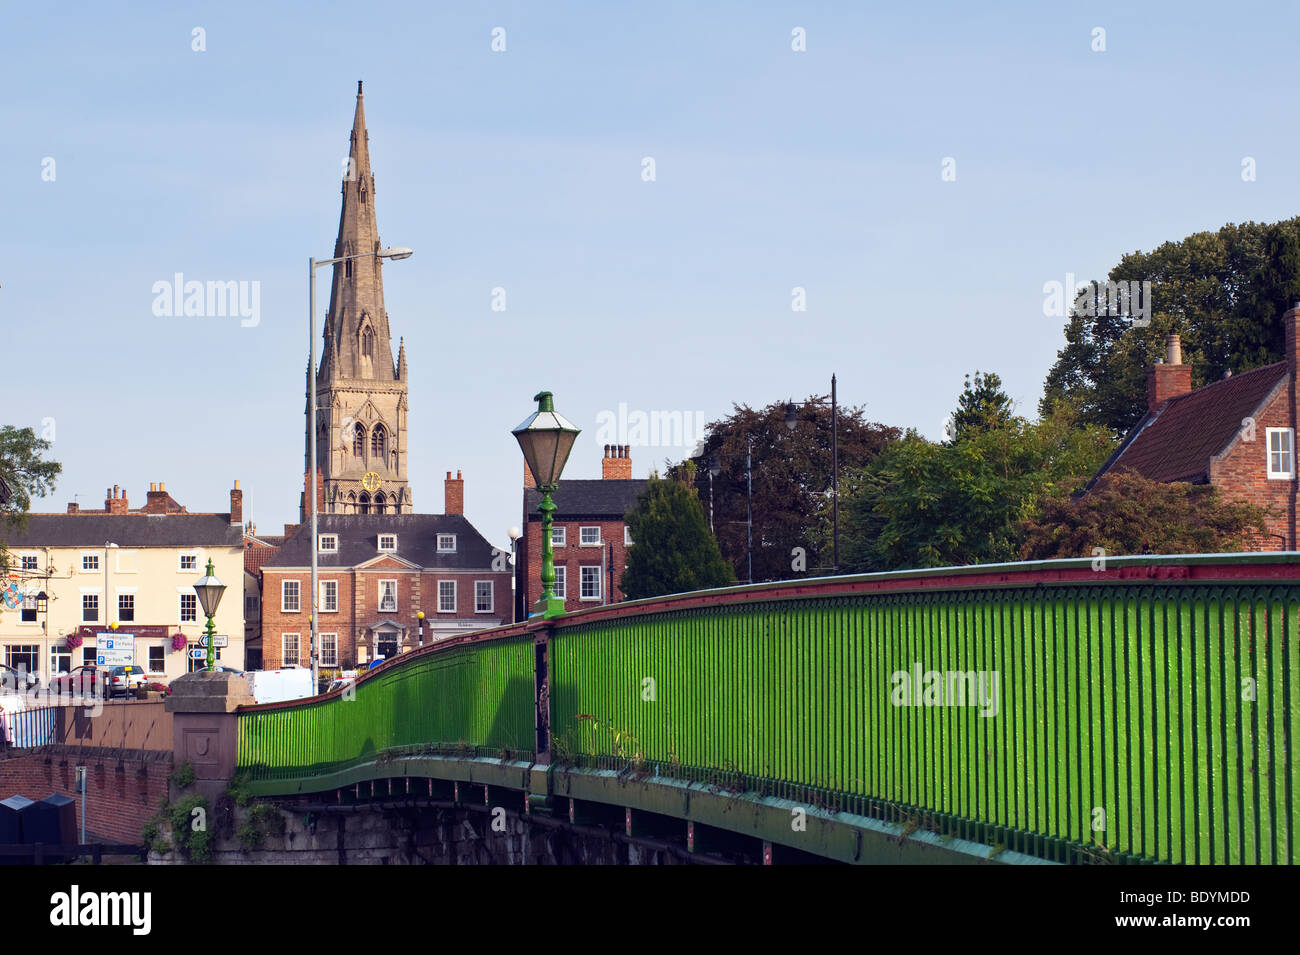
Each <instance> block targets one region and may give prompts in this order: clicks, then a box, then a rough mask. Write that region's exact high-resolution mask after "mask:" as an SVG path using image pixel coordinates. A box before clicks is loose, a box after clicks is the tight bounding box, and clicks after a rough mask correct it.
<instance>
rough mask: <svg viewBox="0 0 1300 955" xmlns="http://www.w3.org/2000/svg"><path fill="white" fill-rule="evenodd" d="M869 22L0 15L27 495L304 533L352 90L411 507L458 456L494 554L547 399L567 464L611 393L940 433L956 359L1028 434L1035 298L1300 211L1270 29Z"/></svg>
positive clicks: (197, 9) (165, 9) (1, 244)
mask: <svg viewBox="0 0 1300 955" xmlns="http://www.w3.org/2000/svg"><path fill="white" fill-rule="evenodd" d="M876 6H877V5H870V6H868V5H864V4H858V3H850V2H841V3H762V2H755V3H684V2H683V3H672V2H668V3H656V4H652V5H648V6H647V5H644V4H637V5H614V4H600V3H594V2H591V3H564V2H554V0H549V2H546V3H540V2H516V3H490V2H489V3H439V4H428V3H418V2H410V3H408V2H403V0H393V2H390V3H387V4H383V5H378V6H376V5H359V4H355V3H265V2H263V3H244V2H234V0H232V2H225V3H220V4H217V3H191V4H186V3H147V2H144V3H132V4H129V5H100V4H66V3H48V4H27V3H15V2H11V0H0V182H2V183H3V184H4V188H3V204H2V205H0V330H3V333H4V341H5V344H6V347H5V348H4V357H3V360H2V361H0V398H2V399H3V404H0V423H4V424H13V425H16V426H19V427H24V426H31V427H33V428H35V429H36V430H37V431H38V433H43V434H44V435H45V436H46V437H48V438H50V439H52V448H51V451H50V456H51V457H53V458H54V459H55V460H58V461H60V462H61V463H62V465H63V473H62V475H61V477H60V479H59V481H58V486H57V489H56V490H55V492H54V495H53V497H52V498H49V499H46V500H45V501H39V500H38V501H36V502H35V506H34V509H36V510H59V511H61V510H63V509H64V508H65V507H66V504H67V502H69V501H72V500H74V497H75V499H76V500H77V501H78V502H79V503H81V504H82V505H83V506H91V507H102V506H103V505H102V501H103V496H104V488H105V487H108V486H111V485H114V484H117V485H121V486H122V487H124V488H125V489H126V490H127V492H128V494H129V495H130V500H131V503H132V506H140V505H143V503H144V498H145V492H146V491H147V489H148V486H149V484H150V483H151V482H154V481H165V482H166V484H167V489H168V491H170V492H171V494H172V496H173V497H175V498H176V499H177V500H179V501H180V502H181V503H182V504H184V505H186V506H187V507H188V508H189V509H190V510H192V511H224V510H226V509H227V508H228V500H229V498H228V491H229V488H230V487H231V484H232V482H233V481H234V480H235V479H239V480H240V481H241V486H242V488H243V489H244V491H245V517H246V519H247V518H250V517H251V519H252V520H254V521H256V523H257V525H258V528H259V530H260V531H261V532H262V533H267V534H273V533H278V532H279V531H280V529H281V525H282V524H284V523H286V522H293V521H296V520H297V519H298V503H299V495H300V492H301V489H302V478H303V465H304V455H303V424H304V417H303V408H304V401H305V397H304V372H305V369H306V365H307V360H308V359H307V348H308V334H307V287H306V284H307V283H306V281H305V279H306V273H307V260H308V258H309V257H310V256H316V257H326V256H328V255H330V254H331V253H332V250H333V243H334V237H335V234H336V231H337V227H338V215H339V202H340V194H339V184H340V177H341V174H342V163H343V161H344V159H345V158H346V155H347V147H348V132H349V129H350V125H351V120H352V114H353V109H354V105H355V94H356V82H357V80H359V79H361V80H364V81H365V93H366V119H367V124H368V129H369V134H370V151H371V160H372V166H373V171H374V174H375V180H376V188H375V208H376V211H377V215H378V222H379V229H380V235H381V237H382V239H383V241H384V243H385V244H386V245H393V246H409V247H411V248H413V249H414V250H415V255H414V256H413V257H412V258H410V259H408V260H405V261H402V262H393V263H390V264H388V265H386V266H385V268H384V284H385V300H386V307H387V309H388V314H389V321H390V326H391V330H392V334H393V336H394V338H397V337H402V338H404V339H405V342H406V349H407V356H408V361H409V366H410V415H409V426H410V435H409V437H410V449H409V450H410V455H409V478H410V481H411V487H412V491H413V493H414V498H415V505H416V510H417V511H419V512H421V513H439V512H441V511H442V509H443V487H442V480H443V477H444V475H445V473H446V472H447V471H448V470H451V471H456V470H460V471H461V472H462V473H463V474H464V477H465V508H466V514H467V516H468V517H469V519H470V520H471V521H472V522H473V523H474V524H475V526H477V527H478V528H479V530H480V531H481V532H482V533H483V534H484V535H485V536H486V537H487V538H488V539H489V540H491V541H492V542H493V543H494V544H497V545H499V546H508V538H507V530H508V528H510V527H511V526H512V525H518V524H519V523H520V517H521V515H520V508H521V501H520V485H521V479H522V469H523V464H522V458H521V456H520V453H519V449H518V446H517V445H516V443H515V441H514V439H513V438H512V436H511V434H510V430H511V428H513V427H515V426H516V425H517V424H519V423H520V422H521V421H522V420H523V419H524V418H526V417H527V416H528V415H529V414H530V412H531V411H532V410H533V409H534V407H535V405H534V403H533V402H532V400H531V399H532V396H533V394H534V393H536V392H537V391H540V390H543V389H546V390H550V391H552V392H554V393H555V405H556V409H557V410H558V411H560V412H561V413H562V414H564V415H565V416H566V417H568V418H569V419H570V420H571V421H573V422H574V423H575V424H577V425H578V426H579V427H580V428H582V429H583V433H582V435H581V436H580V438H579V439H578V444H577V446H576V447H575V449H574V452H573V455H572V457H571V459H570V462H569V465H568V468H567V469H566V471H565V476H566V477H571V478H594V477H599V476H600V458H601V454H602V449H601V447H600V444H601V443H602V442H601V441H598V438H601V437H603V435H602V434H601V431H602V429H600V428H599V427H598V422H599V421H601V420H606V419H607V417H608V415H609V414H611V413H612V414H613V415H615V416H617V413H618V409H619V408H620V405H623V406H626V408H627V411H628V413H629V414H631V413H633V412H636V411H642V412H645V413H647V414H648V413H649V412H652V411H668V412H673V411H676V412H681V413H682V414H683V415H684V416H685V415H689V420H690V421H692V422H694V421H695V419H696V417H697V416H699V417H701V418H702V419H703V420H705V421H712V420H715V419H717V418H720V417H723V416H725V415H727V414H729V413H731V411H732V408H733V405H734V404H748V405H750V406H753V407H759V406H763V405H766V404H768V403H771V402H773V401H778V400H785V399H787V398H790V397H793V398H795V399H796V400H800V399H803V398H805V397H807V396H810V395H821V394H825V393H827V392H828V391H829V386H830V377H831V374H832V373H835V374H836V375H838V384H839V396H840V400H841V402H842V403H843V404H844V405H850V406H857V405H862V406H865V414H866V415H867V417H868V418H870V419H871V420H874V421H880V422H882V423H885V424H888V425H895V426H898V427H904V428H906V427H914V428H916V429H918V430H919V431H921V432H922V433H923V434H926V435H927V436H929V437H931V438H939V437H941V433H942V428H943V424H944V422H945V420H946V418H947V415H948V414H949V413H950V412H951V410H952V408H953V407H954V406H955V404H956V398H957V395H958V393H959V392H960V390H961V387H962V380H963V377H964V376H965V375H966V374H967V373H971V372H974V371H975V370H977V369H978V370H983V371H994V372H996V373H997V374H999V375H1000V376H1001V378H1002V380H1003V382H1004V384H1005V387H1006V390H1007V392H1008V393H1009V394H1010V395H1011V396H1012V397H1013V398H1014V399H1015V400H1016V402H1017V404H1018V407H1019V410H1020V411H1021V413H1024V414H1026V415H1029V416H1032V415H1033V414H1034V412H1035V409H1036V405H1037V402H1038V399H1039V397H1040V395H1041V392H1042V383H1043V379H1044V377H1045V376H1046V374H1047V371H1048V369H1049V368H1050V367H1051V365H1052V362H1053V361H1054V359H1055V354H1056V351H1057V349H1058V348H1060V347H1061V345H1062V344H1063V335H1062V328H1063V325H1064V319H1063V318H1060V317H1053V316H1049V315H1046V314H1044V311H1045V310H1044V299H1045V297H1046V296H1045V294H1044V285H1045V283H1049V282H1052V281H1056V282H1061V283H1063V284H1064V283H1065V282H1066V281H1067V275H1068V274H1072V275H1073V276H1074V277H1075V280H1076V281H1077V282H1082V281H1085V280H1087V279H1091V278H1104V275H1105V273H1106V272H1107V271H1108V270H1109V269H1110V268H1111V267H1112V266H1114V265H1115V264H1116V263H1117V262H1118V260H1119V258H1120V257H1121V256H1122V255H1123V254H1125V253H1126V252H1131V251H1135V250H1139V249H1140V250H1150V249H1151V248H1153V247H1154V246H1156V245H1158V244H1160V243H1161V242H1164V241H1169V240H1178V239H1181V238H1183V237H1184V236H1186V235H1189V234H1191V233H1193V232H1198V231H1203V230H1215V229H1218V228H1219V227H1220V226H1222V225H1223V224H1225V223H1227V222H1244V221H1248V220H1255V221H1276V220H1279V219H1283V218H1288V217H1291V216H1293V215H1296V214H1297V206H1298V205H1300V202H1298V200H1300V188H1298V186H1300V169H1298V167H1297V162H1296V160H1295V158H1294V157H1295V156H1297V155H1300V148H1298V147H1300V142H1297V140H1298V139H1300V124H1297V123H1296V121H1295V106H1294V103H1295V83H1294V81H1293V77H1292V76H1291V75H1290V74H1291V72H1292V68H1291V64H1292V61H1293V51H1292V48H1291V47H1292V44H1291V43H1290V37H1291V36H1292V35H1294V33H1295V32H1296V31H1295V27H1296V25H1297V19H1300V17H1298V15H1297V12H1296V10H1297V8H1296V7H1294V6H1293V5H1290V4H1286V3H1272V4H1259V3H1254V4H1252V3H1239V4H1235V5H1233V7H1232V8H1231V10H1230V11H1229V10H1225V9H1223V8H1222V7H1221V6H1218V7H1216V6H1212V5H1208V4H1198V3H1188V2H1180V3H1141V4H1131V3H1070V4H1041V3H1005V4H999V5H997V6H996V8H992V9H984V8H981V9H974V8H972V7H971V6H970V5H967V4H958V3H948V4H936V3H910V4H893V5H888V6H887V7H883V8H876ZM1099 29H1100V30H1102V31H1104V34H1099V33H1098V32H1097V31H1098V30H1099ZM196 31H197V32H196ZM502 31H503V32H502ZM494 40H495V45H496V46H498V47H500V46H501V45H502V42H503V41H504V49H495V50H494V49H493V46H494ZM1099 41H1101V43H1103V44H1104V49H1095V47H1098V45H1099ZM797 46H803V49H795V47H797ZM1288 157H1291V158H1288ZM1248 159H1249V160H1251V161H1252V162H1251V163H1249V165H1251V166H1253V169H1254V177H1253V178H1248V177H1247V176H1244V175H1243V168H1244V166H1243V164H1244V163H1246V161H1247V160H1248ZM647 160H652V161H653V177H652V178H651V177H650V175H649V168H650V164H649V163H647ZM945 173H946V175H945ZM176 273H181V274H182V275H183V276H184V278H185V280H186V281H189V280H199V281H203V282H208V281H223V282H225V281H237V282H247V283H250V284H249V285H248V286H246V288H248V289H250V290H251V289H252V288H253V286H252V284H251V283H257V285H256V288H257V289H258V300H257V301H258V309H257V314H256V322H254V321H252V318H251V317H249V318H244V319H241V318H240V317H238V316H216V315H212V316H201V317H196V316H190V317H186V316H175V315H170V316H169V315H162V316H160V315H156V314H155V308H154V302H155V298H156V295H155V292H154V286H155V283H158V282H160V281H166V282H170V281H172V280H173V277H174V275H175V274H176ZM328 289H329V275H328V271H325V272H323V273H322V274H321V276H320V284H319V286H318V301H319V308H320V309H321V311H322V312H323V310H324V308H325V307H326V303H327V302H328ZM498 289H501V290H504V306H505V307H504V310H502V309H501V308H500V305H501V304H502V301H503V299H502V294H501V293H500V292H497V291H496V290H498ZM795 289H801V290H803V291H802V300H803V305H804V309H803V310H798V311H797V310H795V305H796V304H798V302H797V293H795V292H794V291H793V290H795ZM494 303H495V304H496V305H497V306H498V307H497V308H496V309H494V307H493V305H494ZM602 413H606V419H602V417H601V416H602ZM699 437H700V435H699V434H691V433H683V434H681V435H679V436H672V435H668V436H665V435H659V439H660V444H659V445H658V446H645V445H643V444H636V445H634V446H633V447H632V449H631V456H632V463H633V473H634V475H635V476H637V477H643V476H645V475H646V473H647V472H648V471H649V469H650V468H651V467H656V466H657V467H659V468H660V469H661V470H662V468H663V464H664V462H665V460H673V461H676V460H680V459H681V458H683V457H684V456H686V455H687V454H689V453H690V451H691V449H692V448H693V446H694V444H695V442H696V440H698V438H699ZM674 438H675V439H676V440H674ZM616 439H617V436H616Z"/></svg>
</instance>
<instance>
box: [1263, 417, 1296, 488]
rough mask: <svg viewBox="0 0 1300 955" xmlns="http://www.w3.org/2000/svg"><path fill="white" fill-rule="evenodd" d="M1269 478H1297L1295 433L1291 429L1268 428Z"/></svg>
mask: <svg viewBox="0 0 1300 955" xmlns="http://www.w3.org/2000/svg"><path fill="white" fill-rule="evenodd" d="M1267 434H1268V476H1269V477H1271V478H1290V477H1294V476H1295V453H1294V445H1295V441H1294V440H1293V439H1294V433H1293V432H1292V431H1291V429H1290V428H1268V429H1267Z"/></svg>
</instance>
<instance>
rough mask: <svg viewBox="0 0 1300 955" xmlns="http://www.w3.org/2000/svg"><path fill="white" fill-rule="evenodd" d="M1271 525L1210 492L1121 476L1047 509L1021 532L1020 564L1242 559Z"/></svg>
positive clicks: (1263, 514)
mask: <svg viewBox="0 0 1300 955" xmlns="http://www.w3.org/2000/svg"><path fill="white" fill-rule="evenodd" d="M1267 517H1268V512H1267V511H1266V510H1265V509H1264V508H1262V507H1259V506H1258V505H1255V504H1248V503H1244V502H1239V501H1229V500H1225V499H1224V497H1223V495H1222V493H1221V492H1220V491H1219V489H1218V488H1216V487H1214V486H1213V485H1211V484H1186V483H1181V482H1175V483H1168V484H1166V483H1162V482H1160V481H1151V480H1148V479H1147V478H1144V477H1142V476H1140V475H1138V474H1135V473H1133V472H1131V471H1119V472H1115V473H1112V474H1106V475H1105V476H1103V477H1102V478H1100V479H1099V480H1098V481H1097V483H1096V485H1095V486H1094V487H1093V488H1092V489H1091V490H1090V491H1089V492H1088V493H1087V494H1086V495H1083V496H1080V497H1077V498H1074V497H1063V498H1054V499H1051V500H1048V501H1046V502H1044V504H1043V507H1042V509H1041V511H1040V513H1039V514H1038V515H1036V516H1035V517H1033V518H1031V519H1030V520H1027V521H1025V523H1024V524H1023V525H1022V532H1023V541H1022V543H1021V545H1020V552H1019V556H1020V559H1021V560H1041V559H1046V558H1051V557H1088V556H1094V557H1095V556H1102V555H1104V556H1122V555H1125V554H1185V553H1202V554H1214V553H1220V552H1228V551H1242V550H1246V549H1247V546H1248V544H1249V536H1248V535H1249V534H1251V533H1254V534H1256V535H1259V536H1263V535H1265V534H1266V533H1267V530H1266V526H1265V520H1266V518H1267ZM1098 550H1100V554H1098Z"/></svg>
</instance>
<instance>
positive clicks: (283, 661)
mask: <svg viewBox="0 0 1300 955" xmlns="http://www.w3.org/2000/svg"><path fill="white" fill-rule="evenodd" d="M298 636H299V635H298V634H296V633H282V634H280V666H297V665H298Z"/></svg>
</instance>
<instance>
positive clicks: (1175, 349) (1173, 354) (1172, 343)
mask: <svg viewBox="0 0 1300 955" xmlns="http://www.w3.org/2000/svg"><path fill="white" fill-rule="evenodd" d="M1165 363H1166V364H1169V365H1181V364H1182V363H1183V342H1182V339H1181V338H1179V337H1178V336H1177V335H1166V336H1165Z"/></svg>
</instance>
